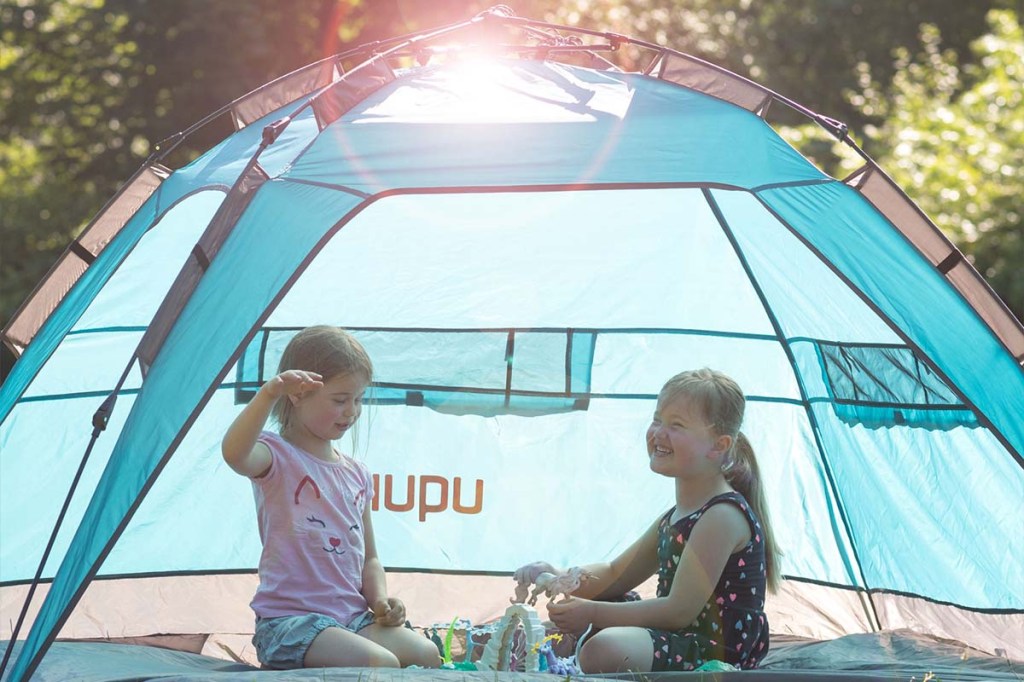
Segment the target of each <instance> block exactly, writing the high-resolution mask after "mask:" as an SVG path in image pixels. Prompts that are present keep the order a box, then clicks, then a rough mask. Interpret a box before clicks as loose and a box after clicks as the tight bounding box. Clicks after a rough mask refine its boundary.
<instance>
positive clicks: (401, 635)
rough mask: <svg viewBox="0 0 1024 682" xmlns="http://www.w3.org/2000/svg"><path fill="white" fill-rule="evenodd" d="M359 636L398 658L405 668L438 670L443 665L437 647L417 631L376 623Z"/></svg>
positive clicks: (360, 632)
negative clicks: (419, 667)
mask: <svg viewBox="0 0 1024 682" xmlns="http://www.w3.org/2000/svg"><path fill="white" fill-rule="evenodd" d="M359 634H360V635H361V636H363V637H366V638H367V639H369V640H370V641H372V642H375V643H377V644H379V645H380V646H381V647H383V648H384V649H387V650H388V651H390V652H391V653H392V654H394V655H395V656H397V657H398V661H399V663H400V664H401V666H402V667H403V668H404V667H406V666H409V665H418V666H421V667H423V668H436V667H438V666H439V665H441V657H440V656H439V655H438V653H437V646H436V645H435V644H434V643H433V642H431V641H430V640H429V639H427V638H426V637H424V636H423V635H421V634H419V633H418V632H416V631H415V630H410V629H409V628H406V627H393V626H387V625H378V624H376V623H374V624H373V625H368V626H366V627H365V628H363V629H362V630H360V631H359Z"/></svg>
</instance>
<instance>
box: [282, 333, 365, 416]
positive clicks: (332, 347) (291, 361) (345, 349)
mask: <svg viewBox="0 0 1024 682" xmlns="http://www.w3.org/2000/svg"><path fill="white" fill-rule="evenodd" d="M290 369H301V370H303V371H306V372H316V373H317V374H319V375H320V376H321V377H323V380H324V381H325V382H327V381H330V380H331V379H333V378H334V377H337V376H343V375H347V374H357V375H361V376H363V377H365V378H366V383H370V382H371V381H373V363H372V362H370V356H369V355H367V353H366V349H365V348H363V346H362V344H361V343H359V342H358V341H356V339H355V337H354V336H352V335H351V334H349V333H348V332H347V331H345V330H344V329H342V328H341V327H332V326H329V325H317V326H315V327H306V328H305V329H303V330H302V331H300V332H299V333H298V334H296V335H295V336H293V337H292V340H291V341H289V342H288V345H287V346H285V349H284V353H282V354H281V362H280V363H279V365H278V368H277V373H278V374H280V373H281V372H287V371H288V370H290ZM273 415H274V419H275V420H276V421H277V423H278V424H279V425H280V427H281V429H282V430H284V429H285V428H287V426H288V420H289V419H290V418H291V415H292V402H291V401H290V400H278V401H277V402H276V403H275V404H274V408H273Z"/></svg>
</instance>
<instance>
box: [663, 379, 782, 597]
mask: <svg viewBox="0 0 1024 682" xmlns="http://www.w3.org/2000/svg"><path fill="white" fill-rule="evenodd" d="M680 396H685V397H686V398H687V399H689V400H690V401H692V404H693V405H694V406H695V407H696V408H697V409H699V410H700V411H701V412H702V413H703V416H704V419H705V422H706V423H707V424H708V425H709V426H710V427H711V429H712V430H713V431H714V433H715V434H716V435H719V436H723V435H725V436H731V437H732V439H733V442H732V446H731V447H730V448H729V451H728V452H726V453H725V456H724V458H723V462H722V473H723V474H724V475H725V480H726V481H727V482H728V483H729V485H730V486H732V488H733V489H734V490H735V491H736V492H738V493H739V494H740V495H743V497H744V498H746V500H747V502H748V503H749V504H750V506H751V507H752V508H753V510H754V514H755V515H756V516H757V518H758V519H760V521H761V534H762V536H763V537H764V553H765V559H764V562H765V571H766V574H767V578H768V588H769V589H770V590H771V591H772V592H775V591H776V590H777V589H778V586H779V567H778V557H779V555H780V552H779V550H778V547H776V545H775V536H774V534H773V533H772V529H771V522H770V521H769V518H768V504H767V500H766V499H765V495H764V486H763V485H762V483H761V472H760V469H759V468H758V466H757V458H756V457H755V456H754V449H753V447H751V445H750V441H749V440H747V437H746V436H744V435H743V433H742V432H741V431H740V425H741V424H742V423H743V413H744V411H745V409H746V403H747V401H746V398H745V397H744V396H743V389H741V388H740V386H739V384H737V383H736V382H735V381H734V380H733V379H732V378H730V377H729V376H727V375H725V374H722V373H721V372H719V371H716V370H713V369H708V368H707V367H705V368H702V369H694V370H689V371H686V372H681V373H679V374H677V375H675V376H674V377H672V378H671V379H669V380H668V381H667V382H665V386H664V387H663V388H662V389H661V393H660V394H658V402H659V403H661V402H665V401H668V400H672V399H675V398H678V397H680Z"/></svg>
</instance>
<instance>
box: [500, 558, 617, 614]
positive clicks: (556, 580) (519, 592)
mask: <svg viewBox="0 0 1024 682" xmlns="http://www.w3.org/2000/svg"><path fill="white" fill-rule="evenodd" d="M596 578H597V576H595V575H594V574H593V573H591V572H590V571H587V570H585V569H582V568H580V567H578V566H573V567H572V568H570V569H569V570H568V571H566V572H565V573H562V574H561V575H554V574H553V573H546V572H545V573H541V574H540V575H538V576H537V579H536V581H535V582H536V584H535V586H534V588H533V593H532V594H530V599H529V600H528V601H527V599H526V593H527V591H528V590H529V589H530V584H529V583H524V582H519V583H517V584H516V593H515V597H513V598H512V599H511V601H512V603H513V604H521V603H522V602H524V601H527V603H528V604H529V605H530V606H536V605H537V597H539V596H540V594H541V592H543V593H544V595H545V596H547V598H548V602H551V601H553V600H554V598H555V595H559V594H560V595H562V599H561V601H566V600H567V599H568V598H569V597H570V596H571V595H572V593H573V592H575V591H576V590H578V589H579V588H580V586H581V585H583V583H585V582H587V581H588V580H594V579H596Z"/></svg>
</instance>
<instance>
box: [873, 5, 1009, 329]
mask: <svg viewBox="0 0 1024 682" xmlns="http://www.w3.org/2000/svg"><path fill="white" fill-rule="evenodd" d="M988 21H989V28H990V30H989V33H987V34H985V35H984V36H982V37H980V38H978V39H977V40H975V41H974V42H973V43H972V45H971V50H972V52H973V57H974V58H973V60H972V61H970V62H969V63H967V64H962V63H961V61H960V60H959V59H958V57H957V55H956V53H955V52H954V51H952V50H949V49H943V46H942V37H941V35H940V32H939V31H938V29H936V28H935V27H934V26H926V27H925V28H924V30H923V31H922V34H921V45H922V49H921V51H920V52H919V53H918V54H917V55H913V53H911V52H910V51H909V50H905V49H902V50H899V51H898V53H897V66H898V70H897V73H896V76H895V77H894V78H893V80H892V84H891V86H890V87H888V88H885V87H882V86H880V85H879V84H878V83H877V82H876V81H874V80H873V79H871V78H870V70H869V69H867V68H866V67H865V68H864V69H863V73H864V76H865V80H866V83H865V87H864V88H863V94H862V95H860V96H857V97H855V98H854V101H855V102H857V103H858V104H860V105H861V106H862V107H865V108H868V107H870V108H871V109H872V110H874V111H878V112H879V113H880V114H881V116H882V118H883V119H884V123H882V124H881V125H880V126H869V127H868V128H866V130H865V133H866V135H867V136H868V139H869V141H870V144H871V149H872V150H873V152H874V154H875V156H876V160H878V162H879V164H880V165H882V166H883V167H884V168H885V169H886V170H887V171H888V172H889V173H890V175H891V176H892V177H893V179H894V180H895V181H896V182H897V183H898V184H899V185H901V186H902V187H906V188H909V189H911V190H912V192H911V194H912V197H913V198H914V199H915V200H916V201H917V203H918V205H919V206H920V207H921V208H922V209H923V210H924V212H925V213H927V214H928V215H929V216H930V217H931V218H932V219H933V220H934V221H935V223H936V224H937V225H938V226H939V227H940V228H941V229H942V230H943V231H945V232H946V233H947V234H948V235H949V236H950V237H951V238H952V239H953V240H954V241H955V242H956V243H957V244H958V245H959V246H960V248H961V250H962V251H964V252H965V253H966V255H967V256H968V257H969V258H970V259H971V260H972V261H973V263H974V266H975V267H976V268H977V269H978V271H979V272H981V274H982V275H984V276H985V278H986V279H987V280H988V281H989V283H990V284H992V286H993V287H994V288H995V289H996V291H998V292H1000V293H1001V294H1002V297H1003V299H1004V301H1005V302H1006V303H1007V305H1008V306H1009V307H1010V309H1011V310H1012V311H1013V312H1014V313H1015V314H1016V315H1017V317H1018V319H1020V318H1024V204H1022V203H1021V190H1022V189H1024V87H1022V83H1024V28H1022V27H1021V22H1020V20H1019V18H1018V17H1017V15H1016V14H1015V13H1013V12H1012V11H993V12H991V13H990V14H989V17H988Z"/></svg>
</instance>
